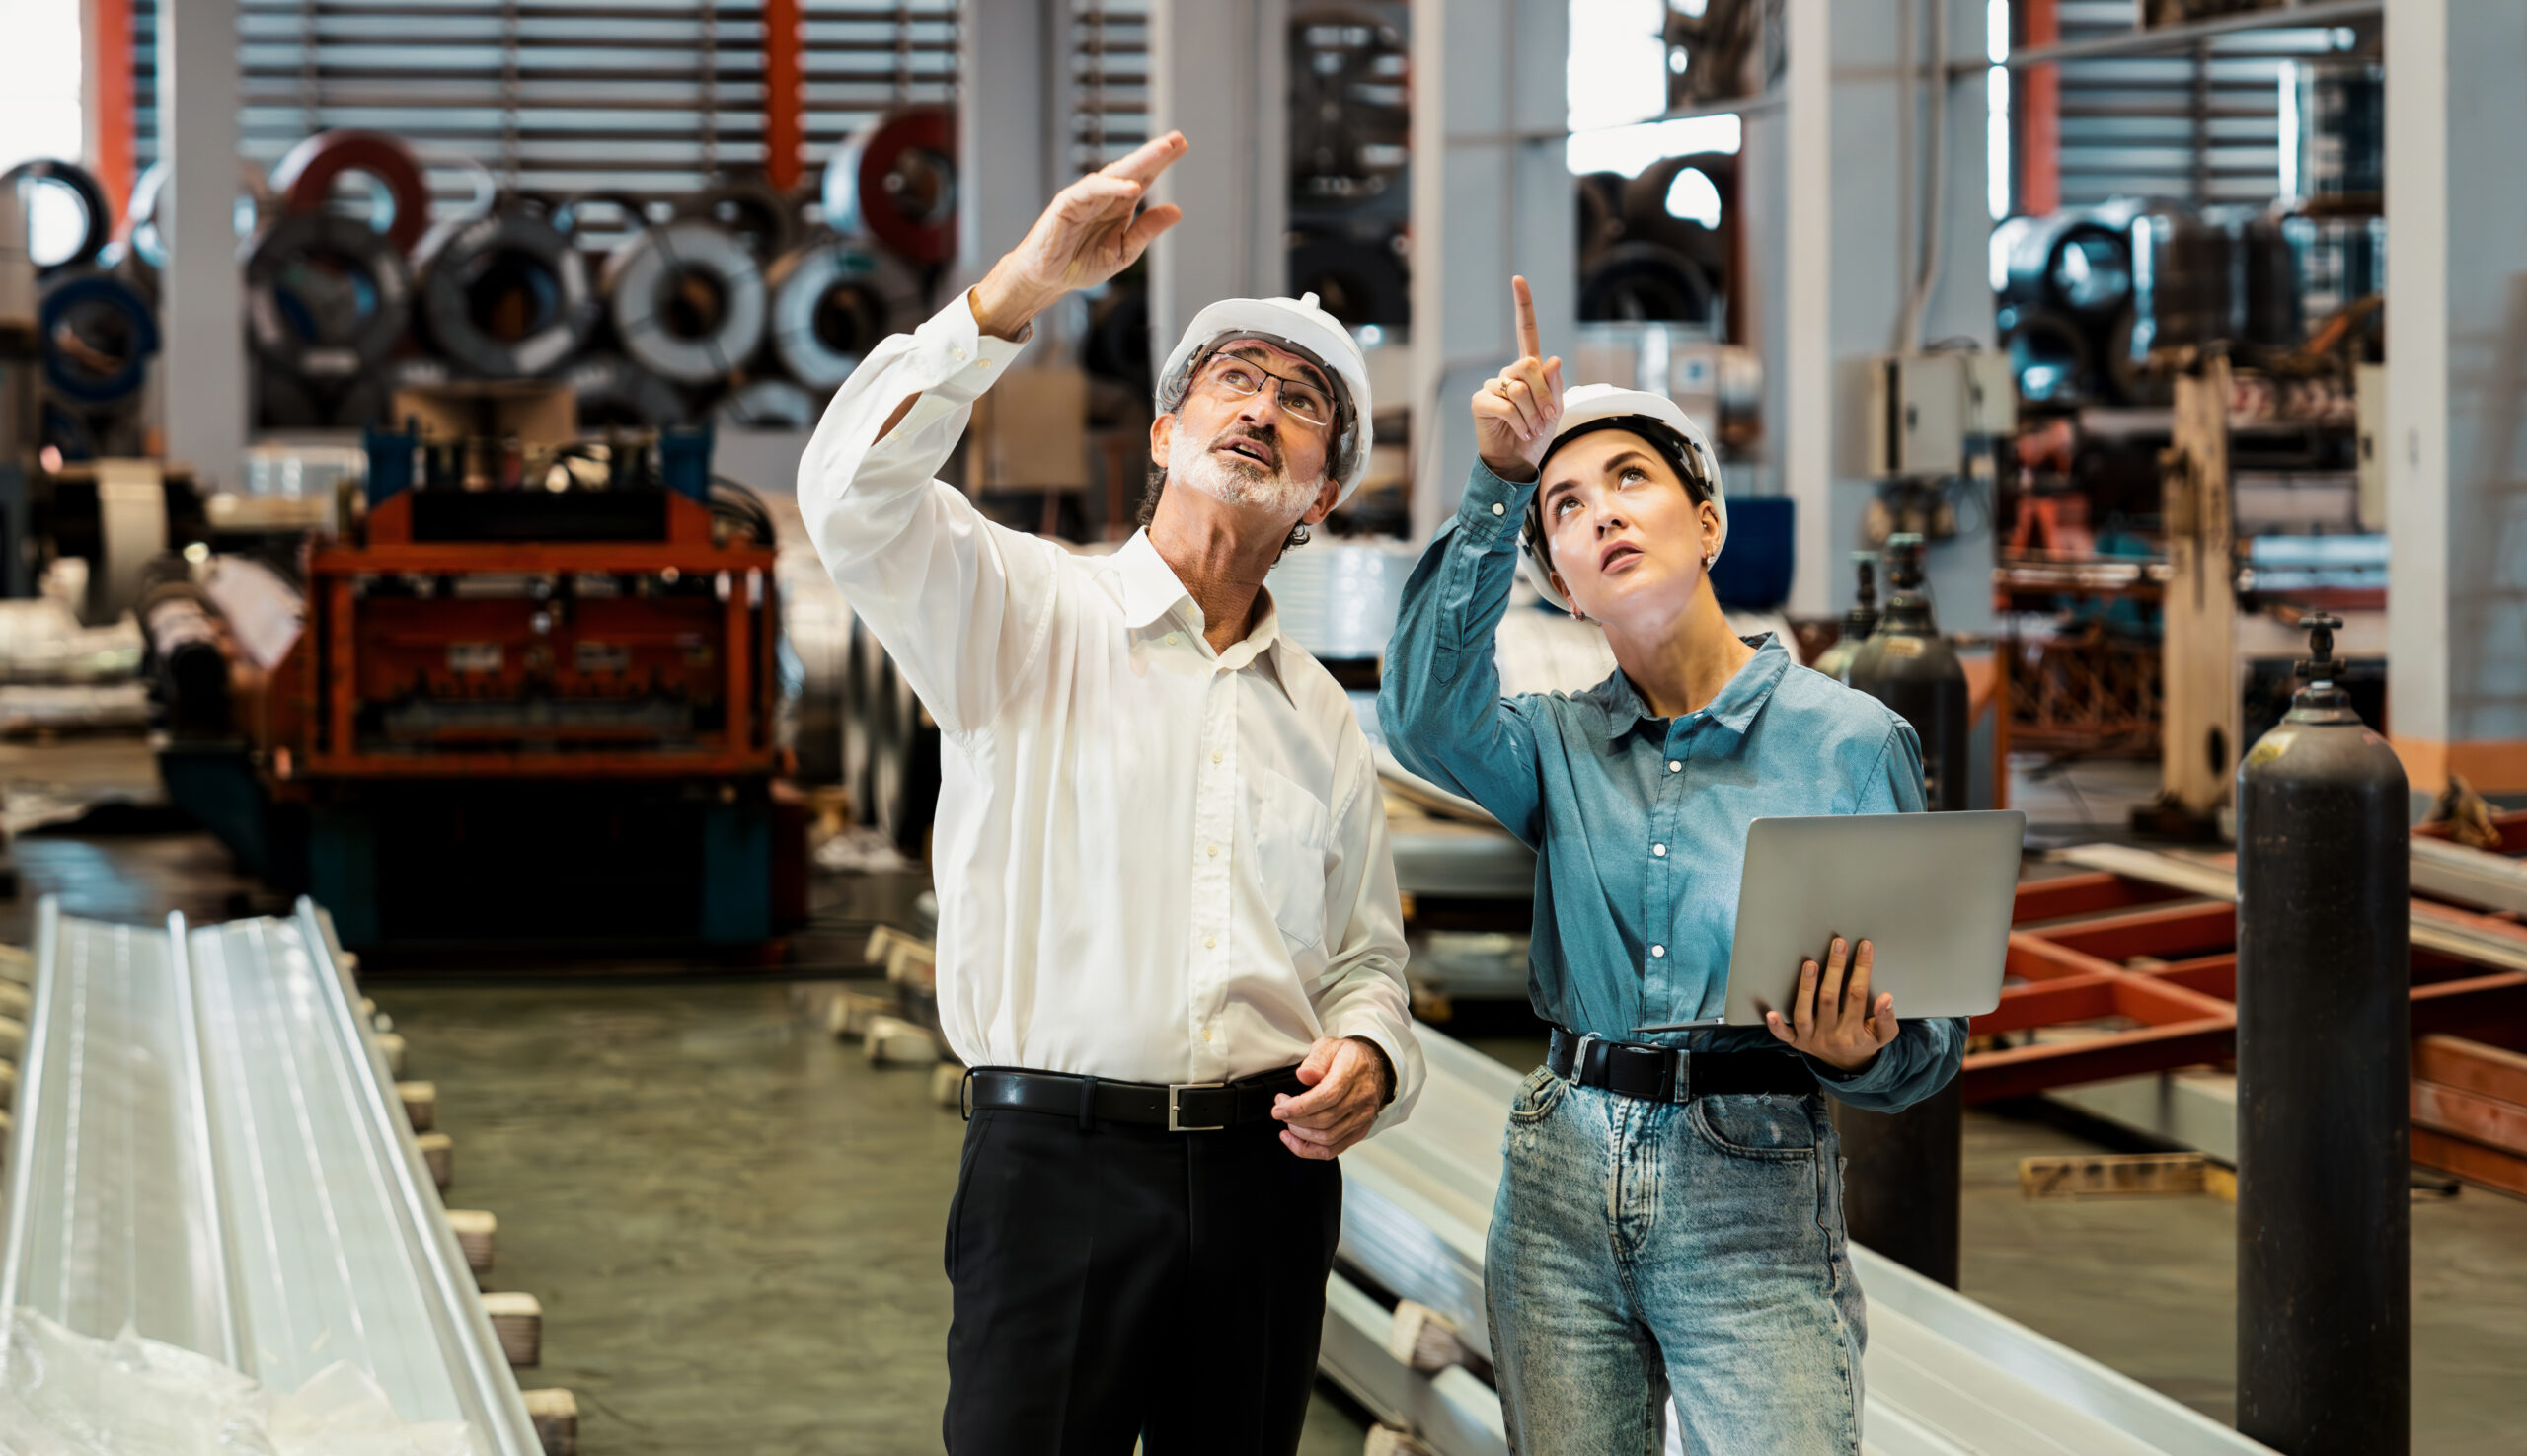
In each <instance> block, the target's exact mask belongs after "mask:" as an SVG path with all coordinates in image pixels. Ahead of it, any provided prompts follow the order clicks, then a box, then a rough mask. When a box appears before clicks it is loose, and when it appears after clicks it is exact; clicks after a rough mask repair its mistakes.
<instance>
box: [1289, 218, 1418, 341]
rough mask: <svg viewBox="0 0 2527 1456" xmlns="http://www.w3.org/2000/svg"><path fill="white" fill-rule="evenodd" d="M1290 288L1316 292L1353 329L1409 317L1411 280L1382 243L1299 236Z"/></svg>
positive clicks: (1291, 254) (1293, 249) (1334, 237)
mask: <svg viewBox="0 0 2527 1456" xmlns="http://www.w3.org/2000/svg"><path fill="white" fill-rule="evenodd" d="M1290 291H1291V292H1292V293H1294V294H1296V293H1313V294H1315V295H1316V296H1317V298H1318V300H1319V301H1320V302H1321V303H1322V304H1323V305H1324V306H1325V311H1326V312H1327V313H1330V314H1332V315H1334V317H1336V318H1338V319H1340V320H1341V321H1342V322H1343V323H1345V324H1348V325H1351V326H1352V327H1354V328H1357V327H1358V326H1360V325H1362V324H1379V325H1388V324H1402V323H1404V322H1406V321H1407V320H1409V319H1410V318H1411V317H1412V283H1411V281H1410V280H1409V279H1407V278H1406V277H1405V275H1404V265H1403V263H1402V262H1400V261H1399V260H1398V259H1397V258H1396V256H1395V250H1394V249H1393V248H1390V247H1388V246H1386V245H1385V244H1383V243H1373V242H1367V241H1364V240H1362V239H1358V238H1349V237H1338V236H1303V237H1302V238H1301V240H1300V242H1299V244H1298V246H1296V247H1294V248H1292V249H1291V250H1290Z"/></svg>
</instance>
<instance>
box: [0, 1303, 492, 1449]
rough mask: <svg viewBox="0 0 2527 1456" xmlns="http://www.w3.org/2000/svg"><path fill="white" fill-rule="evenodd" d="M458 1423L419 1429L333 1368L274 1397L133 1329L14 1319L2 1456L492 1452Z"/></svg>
mask: <svg viewBox="0 0 2527 1456" xmlns="http://www.w3.org/2000/svg"><path fill="white" fill-rule="evenodd" d="M485 1451H486V1448H485V1446H484V1444H483V1441H482V1438H481V1436H480V1435H479V1434H478V1433H477V1432H476V1431H475V1429H474V1428H473V1427H472V1426H471V1425H468V1424H466V1423H465V1422H462V1421H452V1420H450V1421H436V1422H430V1423H424V1424H414V1423H411V1422H408V1421H406V1420H405V1419H404V1418H401V1417H399V1416H397V1415H396V1414H395V1408H394V1406H393V1405H392V1404H391V1403H390V1402H388V1400H387V1399H386V1393H385V1392H384V1391H383V1390H380V1389H379V1388H378V1385H377V1383H376V1382H375V1381H374V1380H371V1379H370V1378H369V1377H368V1376H367V1375H366V1374H365V1373H364V1372H362V1371H360V1370H359V1369H357V1368H356V1367H354V1366H352V1365H350V1364H347V1363H342V1362H337V1363H335V1364H332V1365H329V1366H327V1367H325V1368H324V1369H322V1370H319V1371H318V1372H316V1374H315V1375H314V1376H313V1377H311V1378H310V1379H309V1380H308V1382H307V1383H306V1384H305V1385H303V1386H301V1387H300V1388H299V1389H298V1391H297V1392H296V1393H295V1394H291V1395H277V1394H274V1393H273V1392H270V1391H268V1390H266V1389H264V1388H263V1387H262V1386H261V1385H259V1384H258V1383H256V1382H255V1381H254V1380H253V1379H251V1378H250V1377H248V1376H245V1375H241V1374H239V1373H238V1372H237V1371H235V1370H232V1369H230V1368H228V1367H227V1366H226V1365H223V1364H221V1363H219V1362H218V1361H217V1360H214V1359H211V1358H209V1357H207V1356H204V1355H198V1354H195V1353H193V1352H192V1351H191V1350H187V1349H180V1348H178V1347H177V1346H175V1345H172V1344H165V1343H162V1342H160V1341H155V1340H144V1339H141V1338H140V1337H138V1336H136V1335H133V1334H131V1333H130V1332H128V1331H126V1332H124V1333H123V1334H122V1335H120V1336H117V1337H116V1338H115V1339H113V1340H92V1339H90V1338H88V1337H87V1336H84V1335H80V1334H76V1333H74V1332H73V1331H70V1330H68V1329H65V1328H64V1327H62V1326H60V1325H57V1324H55V1323H53V1322H52V1321H50V1320H47V1319H45V1318H44V1317H43V1316H41V1315H39V1314H37V1313H35V1312H33V1311H31V1310H27V1309H19V1310H15V1311H12V1312H11V1319H10V1324H9V1348H8V1366H7V1377H6V1381H5V1383H0V1456H485Z"/></svg>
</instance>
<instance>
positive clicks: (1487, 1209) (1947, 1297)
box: [1319, 1027, 2267, 1456]
mask: <svg viewBox="0 0 2527 1456" xmlns="http://www.w3.org/2000/svg"><path fill="white" fill-rule="evenodd" d="M1420 1035H1421V1045H1422V1050H1423V1053H1424V1055H1425V1057H1426V1058H1427V1061H1428V1066H1429V1081H1428V1083H1427V1085H1426V1086H1425V1087H1424V1088H1423V1090H1422V1093H1421V1101H1420V1103H1419V1104H1418V1105H1417V1107H1416V1109H1415V1110H1414V1113H1413V1116H1412V1118H1411V1119H1410V1120H1409V1121H1407V1122H1406V1123H1405V1124H1404V1125H1403V1126H1401V1127H1398V1128H1396V1129H1395V1130H1394V1131H1391V1132H1387V1133H1382V1134H1380V1135H1379V1136H1377V1137H1373V1138H1371V1139H1369V1140H1368V1141H1367V1142H1364V1143H1362V1144H1360V1145H1359V1146H1358V1147H1356V1148H1354V1149H1352V1150H1351V1151H1350V1152H1348V1153H1346V1154H1344V1155H1343V1157H1342V1244H1341V1250H1340V1261H1341V1262H1340V1265H1339V1266H1338V1270H1337V1272H1336V1274H1335V1276H1334V1278H1333V1280H1332V1282H1331V1284H1330V1285H1329V1287H1328V1291H1327V1294H1328V1298H1327V1303H1326V1318H1325V1342H1324V1345H1323V1351H1322V1354H1321V1355H1320V1357H1319V1364H1320V1366H1321V1368H1322V1369H1323V1370H1324V1371H1325V1373H1326V1374H1327V1375H1329V1376H1331V1377H1332V1378H1333V1379H1334V1380H1335V1382H1336V1383H1338V1384H1340V1386H1342V1387H1343V1389H1345V1390H1346V1391H1348V1392H1349V1393H1350V1394H1351V1395H1352V1396H1353V1397H1354V1398H1355V1399H1357V1400H1358V1401H1359V1402H1360V1403H1361V1404H1362V1405H1363V1406H1365V1407H1367V1408H1368V1410H1369V1411H1370V1413H1371V1414H1373V1415H1375V1416H1376V1417H1377V1418H1379V1419H1380V1420H1381V1421H1384V1422H1386V1423H1388V1424H1391V1425H1395V1426H1399V1427H1403V1428H1407V1429H1409V1430H1411V1431H1412V1432H1413V1433H1414V1434H1415V1435H1416V1436H1417V1438H1418V1439H1419V1440H1420V1441H1421V1443H1422V1444H1423V1445H1424V1446H1426V1447H1427V1448H1428V1449H1429V1450H1431V1451H1433V1452H1436V1453H1439V1456H1475V1453H1499V1452H1505V1451H1506V1450H1507V1443H1506V1441H1505V1440H1504V1439H1503V1437H1502V1433H1501V1424H1500V1411H1499V1399H1498V1397H1497V1396H1496V1395H1494V1394H1493V1389H1492V1387H1491V1386H1490V1385H1488V1384H1486V1383H1485V1380H1484V1378H1482V1377H1480V1376H1478V1375H1477V1374H1476V1373H1475V1371H1476V1369H1481V1370H1484V1371H1485V1372H1487V1373H1488V1370H1489V1361H1490V1359H1491V1344H1490V1341H1489V1338H1488V1335H1487V1333H1486V1332H1487V1326H1486V1322H1485V1318H1484V1310H1483V1254H1484V1240H1485V1235H1486V1231H1487V1230H1488V1229H1489V1228H1490V1226H1491V1219H1492V1205H1493V1194H1494V1192H1495V1190H1496V1189H1497V1188H1498V1184H1499V1177H1500V1131H1501V1126H1502V1123H1503V1119H1504V1118H1505V1117H1506V1115H1507V1111H1508V1106H1509V1100H1510V1098H1511V1096H1512V1095H1513V1094H1514V1093H1515V1092H1516V1091H1517V1086H1518V1074H1517V1073H1516V1072H1514V1071H1512V1070H1510V1069H1509V1068H1508V1067H1506V1066H1504V1065H1502V1064H1501V1063H1499V1062H1496V1061H1494V1060H1493V1059H1492V1058H1491V1057H1488V1056H1486V1055H1484V1054H1483V1053H1482V1052H1479V1051H1476V1050H1474V1049H1473V1048H1472V1047H1469V1046H1467V1045H1465V1044H1464V1043H1462V1042H1459V1041H1456V1040H1454V1039H1452V1038H1450V1037H1448V1036H1446V1035H1443V1034H1440V1033H1437V1032H1434V1031H1431V1030H1429V1029H1428V1028H1426V1027H1425V1028H1423V1029H1422V1031H1421V1033H1420ZM1851 1253H1852V1266H1853V1268H1854V1270H1855V1272H1856V1273H1857V1274H1858V1275H1859V1277H1860V1280H1861V1284H1862V1286H1863V1287H1864V1288H1865V1289H1866V1290H1867V1291H1868V1295H1869V1349H1868V1353H1867V1356H1866V1358H1865V1360H1864V1365H1863V1374H1864V1378H1865V1384H1866V1388H1867V1395H1866V1402H1867V1404H1866V1409H1865V1411H1864V1413H1863V1418H1862V1433H1863V1449H1864V1450H1865V1451H1867V1452H1870V1453H1874V1456H1971V1453H1977V1452H1990V1451H2049V1452H2054V1453H2057V1456H2148V1453H2152V1452H2159V1453H2166V1456H2258V1453H2266V1452H2267V1448H2265V1447H2264V1446H2261V1445H2259V1444H2258V1443H2256V1442H2254V1441H2251V1440H2249V1439H2247V1438H2246V1437H2244V1436H2241V1435H2239V1434H2238V1433H2237V1432H2236V1431H2234V1430H2231V1429H2229V1428H2228V1427H2227V1426H2224V1425H2221V1424H2219V1423H2218V1422H2216V1421H2214V1420H2211V1419H2210V1418H2207V1417H2204V1416H2202V1415H2200V1414H2199V1413H2197V1412H2195V1411H2192V1410H2190V1409H2188V1408H2187V1407H2184V1406H2182V1405H2180V1404H2178V1403H2177V1402H2175V1401H2173V1400H2170V1399H2169V1398H2168V1397H2166V1396H2163V1395H2160V1394H2159V1393H2158V1392H2156V1391H2153V1390H2151V1389H2149V1388H2148V1387H2147V1386H2144V1385H2142V1384H2140V1383H2139V1382H2138V1381H2135V1380H2132V1379H2129V1378H2127V1377H2125V1376H2122V1375H2118V1374H2116V1373H2115V1372H2113V1371H2111V1370H2108V1369H2107V1368H2106V1367H2105V1366H2104V1365H2101V1364H2099V1363H2097V1362H2096V1361H2094V1360H2091V1359H2089V1358H2088V1357H2086V1356H2084V1355H2081V1354H2079V1353H2077V1352H2076V1351H2074V1350H2071V1349H2069V1348H2067V1347H2065V1346H2063V1345H2060V1344H2057V1343H2055V1342H2054V1341H2050V1340H2047V1339H2045V1338H2044V1337H2043V1336H2040V1335H2037V1334H2036V1333H2034V1332H2033V1331H2031V1330H2029V1329H2027V1328H2026V1327H2024V1326H2022V1325H2019V1324H2016V1323H2014V1322H2012V1321H2010V1320H2008V1319H2005V1318H2003V1317H2002V1316H2000V1315H1998V1314H1995V1313H1993V1312H1992V1311H1991V1310H1989V1309H1987V1308H1985V1307H1984V1306H1982V1305H1980V1304H1977V1303H1976V1302H1975V1301H1973V1300H1971V1299H1968V1298H1966V1297H1965V1296H1963V1295H1961V1294H1958V1293H1956V1292H1955V1291H1953V1290H1952V1289H1948V1288H1946V1287H1944V1286H1942V1285H1939V1284H1935V1283H1933V1282H1931V1281H1930V1280H1928V1279H1925V1278H1923V1277H1921V1276H1920V1275H1918V1274H1915V1273H1913V1272H1912V1271H1911V1270H1909V1269H1906V1268H1904V1267H1902V1266H1901V1265H1898V1264H1893V1263H1891V1262H1889V1261H1887V1260H1885V1259H1881V1258H1879V1257H1878V1256H1877V1255H1876V1254H1873V1253H1871V1252H1870V1251H1869V1250H1867V1249H1864V1248H1861V1247H1860V1246H1858V1245H1854V1246H1853V1247H1852V1251H1851ZM1404 1301H1410V1302H1411V1304H1412V1305H1417V1306H1419V1307H1421V1309H1423V1310H1427V1311H1430V1312H1434V1313H1435V1314H1436V1316H1437V1317H1438V1322H1439V1323H1440V1324H1441V1325H1443V1326H1444V1327H1446V1328H1448V1329H1450V1330H1452V1332H1453V1334H1454V1337H1455V1341H1456V1342H1457V1343H1458V1344H1459V1345H1461V1346H1462V1348H1463V1350H1464V1352H1465V1354H1466V1355H1467V1356H1468V1357H1469V1358H1467V1359H1465V1360H1462V1361H1459V1362H1454V1363H1449V1364H1446V1365H1445V1366H1444V1367H1443V1368H1439V1369H1436V1370H1435V1371H1431V1370H1427V1369H1423V1368H1416V1366H1417V1364H1418V1365H1421V1366H1425V1367H1426V1366H1428V1365H1429V1364H1431V1363H1433V1362H1432V1361H1431V1360H1430V1359H1429V1358H1427V1356H1428V1353H1429V1351H1430V1350H1431V1349H1432V1347H1433V1346H1434V1345H1437V1346H1439V1347H1444V1345H1445V1341H1431V1340H1428V1339H1421V1338H1417V1339H1414V1340H1411V1341H1408V1340H1407V1339H1405V1338H1404V1337H1405V1336H1406V1335H1407V1334H1408V1333H1412V1332H1408V1331H1407V1330H1405V1329H1404V1328H1403V1326H1404V1325H1405V1324H1415V1328H1416V1330H1420V1329H1425V1328H1426V1324H1423V1323H1417V1322H1420V1321H1421V1316H1420V1315H1419V1313H1418V1312H1416V1311H1412V1310H1410V1308H1409V1306H1407V1305H1406V1304H1405V1303H1403V1302H1404ZM1399 1316H1402V1317H1403V1318H1402V1320H1401V1321H1400V1320H1399ZM1667 1449H1668V1450H1669V1451H1671V1452H1675V1451H1679V1450H1680V1449H1681V1447H1680V1445H1679V1444H1678V1439H1677V1435H1676V1431H1675V1424H1674V1422H1673V1420H1672V1419H1671V1420H1670V1421H1669V1425H1668V1446H1667Z"/></svg>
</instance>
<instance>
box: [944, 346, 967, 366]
mask: <svg viewBox="0 0 2527 1456" xmlns="http://www.w3.org/2000/svg"><path fill="white" fill-rule="evenodd" d="M948 357H950V358H952V359H956V360H957V361H958V362H960V363H961V362H963V360H964V357H965V346H964V345H961V344H953V345H949V346H948Z"/></svg>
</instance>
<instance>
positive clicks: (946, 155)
mask: <svg viewBox="0 0 2527 1456" xmlns="http://www.w3.org/2000/svg"><path fill="white" fill-rule="evenodd" d="M823 191H824V206H825V221H826V223H827V224H828V225H830V226H831V227H832V228H833V229H834V230H835V231H836V232H844V233H859V232H865V233H867V234H869V235H870V236H871V237H874V238H876V239H877V240H878V241H879V242H881V243H882V244H884V245H885V246H886V247H887V248H888V249H889V250H891V251H892V252H893V253H894V255H895V256H896V257H898V258H901V259H903V260H904V261H905V262H907V263H910V264H912V265H914V266H915V267H918V268H928V267H930V266H931V265H933V264H939V263H945V262H947V261H948V259H949V258H950V257H952V256H953V255H954V254H955V253H956V251H957V113H956V109H955V108H953V107H948V106H941V105H936V104H924V105H920V106H907V107H897V108H896V109H894V110H893V111H891V112H888V113H886V114H885V115H881V116H880V117H878V118H877V119H876V120H874V121H871V122H870V123H869V124H868V125H866V126H864V127H862V128H861V129H860V130H859V131H858V132H856V133H854V134H853V136H852V138H851V139H850V140H849V141H848V142H845V143H844V144H843V145H842V146H841V147H840V148H839V149H837V150H836V151H835V152H834V154H833V160H832V161H830V162H828V163H826V164H825V175H824V189H823Z"/></svg>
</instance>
